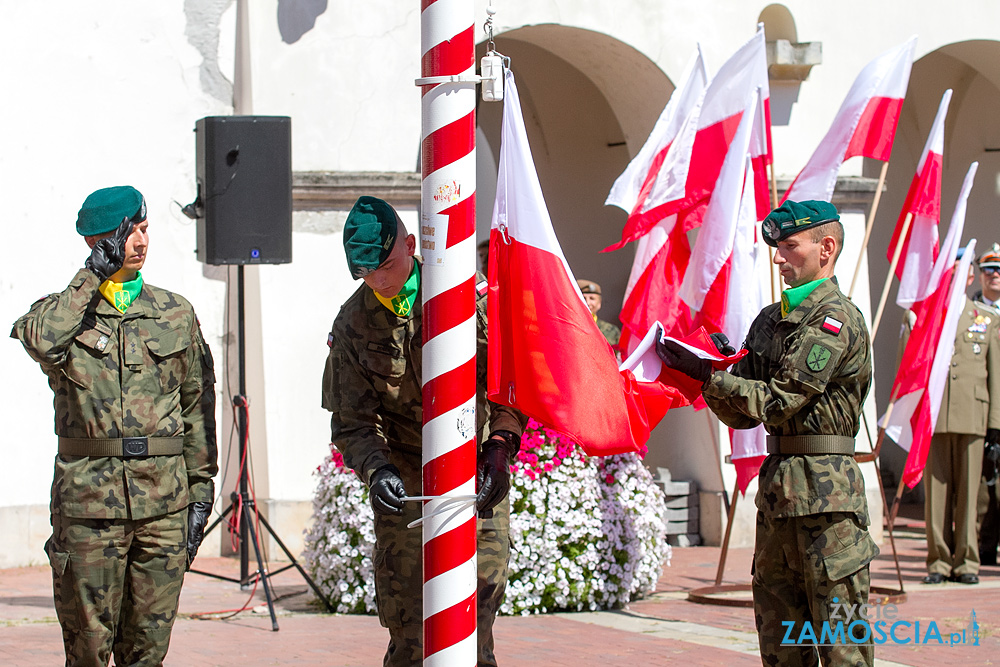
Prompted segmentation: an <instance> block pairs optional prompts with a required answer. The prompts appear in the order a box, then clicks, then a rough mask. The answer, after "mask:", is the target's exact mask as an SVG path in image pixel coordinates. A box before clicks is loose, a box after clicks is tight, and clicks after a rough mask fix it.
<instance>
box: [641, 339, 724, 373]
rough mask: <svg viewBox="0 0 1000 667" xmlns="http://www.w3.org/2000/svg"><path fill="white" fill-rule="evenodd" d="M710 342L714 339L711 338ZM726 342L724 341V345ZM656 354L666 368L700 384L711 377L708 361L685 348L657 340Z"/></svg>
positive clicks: (710, 366)
mask: <svg viewBox="0 0 1000 667" xmlns="http://www.w3.org/2000/svg"><path fill="white" fill-rule="evenodd" d="M723 338H725V336H723ZM712 340H715V339H714V338H713V339H712ZM728 342H729V341H728V340H726V343H728ZM716 346H718V343H716ZM656 354H657V356H658V357H660V361H662V362H663V364H664V365H665V366H666V367H667V368H672V369H674V370H675V371H680V372H681V373H684V375H687V376H688V377H689V378H692V379H695V380H698V381H699V382H701V383H702V384H705V382H706V381H707V380H708V378H709V376H711V375H712V364H711V362H709V361H708V359H701V358H699V357H698V356H696V355H695V354H694V353H693V352H690V351H689V350H688V349H687V348H685V347H682V346H680V345H678V344H677V343H675V342H674V341H672V340H668V341H662V340H657V341H656Z"/></svg>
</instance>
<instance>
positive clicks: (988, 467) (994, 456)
mask: <svg viewBox="0 0 1000 667" xmlns="http://www.w3.org/2000/svg"><path fill="white" fill-rule="evenodd" d="M991 431H992V433H991ZM991 436H992V437H991ZM998 437H1000V431H998V430H997V429H995V428H988V429H986V447H985V448H984V449H983V479H984V480H986V484H987V485H989V486H993V485H994V484H996V481H997V475H998V473H1000V442H997V438H998Z"/></svg>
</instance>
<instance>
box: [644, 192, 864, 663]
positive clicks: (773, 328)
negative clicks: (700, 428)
mask: <svg viewBox="0 0 1000 667" xmlns="http://www.w3.org/2000/svg"><path fill="white" fill-rule="evenodd" d="M761 231H762V233H763V237H764V240H765V241H766V242H767V243H768V245H771V246H773V247H774V248H775V253H774V263H775V264H777V265H778V266H779V267H780V271H781V277H782V278H783V279H784V281H785V283H786V284H787V285H788V289H786V290H785V291H784V292H783V293H782V296H781V303H780V304H777V303H776V304H772V305H770V306H767V307H765V308H764V309H763V310H762V311H761V312H760V314H759V315H758V316H757V319H756V320H754V322H753V324H752V325H751V326H750V331H749V333H748V334H747V339H746V342H745V343H744V347H746V348H747V350H748V354H747V355H746V356H745V357H744V358H743V359H741V360H740V361H739V362H737V363H736V364H735V365H734V366H733V367H732V370H731V371H729V372H726V371H714V372H713V371H712V369H711V367H710V366H709V364H708V362H707V361H704V360H702V359H699V358H697V357H696V356H694V355H693V354H692V353H690V352H688V351H687V350H685V349H684V348H682V347H680V346H678V345H676V344H674V343H672V342H670V341H668V342H666V343H660V344H659V345H658V347H657V352H658V353H659V355H660V358H661V359H662V360H663V362H664V363H665V364H666V365H668V366H670V367H671V368H675V369H677V370H680V371H682V372H684V373H685V374H687V375H689V376H690V377H693V378H695V379H698V380H701V381H702V382H703V383H704V384H703V387H702V392H703V396H704V397H705V401H706V402H707V403H708V405H709V407H710V408H712V411H713V412H715V413H716V414H717V415H718V416H719V419H721V420H722V421H723V422H724V423H725V424H727V425H728V426H731V427H732V428H752V427H754V426H756V425H757V424H761V423H762V424H764V427H765V428H766V429H767V432H768V437H767V449H768V452H769V456H768V457H767V458H766V459H765V460H764V463H763V464H762V465H761V468H760V478H759V479H760V481H759V490H758V492H757V509H758V512H757V535H756V546H755V548H754V563H753V599H754V615H755V617H756V624H757V634H758V638H759V640H760V653H761V659H762V661H763V663H764V664H765V665H809V664H816V651H817V648H818V651H819V657H820V658H821V659H822V661H823V664H824V665H861V664H864V665H871V664H873V661H874V650H873V647H872V646H871V644H870V643H869V644H867V645H855V644H854V643H852V642H851V641H850V640H848V641H846V642H841V643H833V645H821V646H818V647H814V646H810V645H806V646H799V645H784V646H783V645H782V639H783V637H784V635H785V632H786V627H785V625H783V622H793V623H794V624H795V625H794V627H795V628H796V629H797V631H796V632H798V630H799V629H801V628H802V625H803V623H811V624H812V627H813V629H814V630H815V632H816V636H819V634H820V632H821V628H822V625H823V623H824V622H825V621H828V620H829V618H830V613H831V605H832V603H833V602H834V600H837V602H839V603H840V604H845V603H846V604H848V605H862V604H866V603H867V601H868V589H869V575H868V564H869V563H870V562H871V560H872V559H874V558H875V557H876V556H877V555H878V547H876V546H875V543H874V541H873V540H872V538H871V536H870V535H869V534H868V504H867V501H866V499H865V485H864V480H863V479H862V476H861V470H860V469H859V468H858V465H857V463H856V462H855V461H854V457H853V453H854V438H855V436H856V435H857V433H858V429H859V420H860V417H861V407H862V403H863V402H864V399H865V396H866V395H867V393H868V389H869V385H870V384H871V375H872V367H871V356H870V351H869V350H870V347H871V343H870V340H869V336H868V328H867V327H866V326H865V322H864V319H863V318H862V315H861V313H860V311H858V309H857V307H855V306H854V304H853V303H851V301H850V300H848V298H847V297H846V296H844V294H843V293H842V292H841V291H840V289H839V287H838V286H837V281H836V278H834V268H835V265H836V261H837V257H838V256H839V255H840V251H841V249H842V248H843V245H844V228H843V226H842V225H841V223H840V215H839V214H838V213H837V209H836V208H834V206H833V205H832V204H830V203H827V202H821V201H806V202H801V203H799V202H793V201H786V202H785V203H784V204H782V205H781V206H780V207H778V208H777V209H775V210H773V211H771V213H770V214H769V215H768V216H767V218H765V219H764V222H763V224H762V227H761ZM716 345H717V346H719V347H720V351H722V352H724V353H726V354H732V353H734V352H735V350H733V349H732V347H730V346H729V345H728V341H726V340H725V338H724V337H722V339H721V340H718V341H717V342H716ZM855 620H859V619H857V618H854V617H852V618H847V619H843V623H844V626H845V627H847V626H848V625H849V624H850V623H851V622H853V621H855ZM833 625H836V623H834V624H833ZM831 629H835V628H831ZM796 636H798V635H797V634H796Z"/></svg>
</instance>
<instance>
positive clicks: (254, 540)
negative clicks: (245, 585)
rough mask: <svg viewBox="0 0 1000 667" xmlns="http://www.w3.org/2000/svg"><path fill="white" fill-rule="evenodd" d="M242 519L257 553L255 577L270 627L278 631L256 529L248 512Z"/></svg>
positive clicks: (248, 508)
mask: <svg viewBox="0 0 1000 667" xmlns="http://www.w3.org/2000/svg"><path fill="white" fill-rule="evenodd" d="M246 509H247V510H251V509H253V506H250V507H247V508H246ZM243 521H245V522H246V523H245V524H244V525H245V526H246V528H247V531H248V532H249V533H250V540H251V543H252V544H253V550H254V553H256V554H257V577H258V578H259V579H260V583H262V584H263V585H264V597H265V598H267V610H268V611H269V612H270V613H271V629H272V630H274V631H275V632H277V631H278V619H277V617H276V616H275V615H274V602H273V601H272V599H271V585H270V584H269V583H267V578H268V574H267V572H265V571H264V560H263V559H262V558H261V557H260V542H258V540H257V531H256V530H255V529H254V527H253V521H251V519H250V512H244V514H243Z"/></svg>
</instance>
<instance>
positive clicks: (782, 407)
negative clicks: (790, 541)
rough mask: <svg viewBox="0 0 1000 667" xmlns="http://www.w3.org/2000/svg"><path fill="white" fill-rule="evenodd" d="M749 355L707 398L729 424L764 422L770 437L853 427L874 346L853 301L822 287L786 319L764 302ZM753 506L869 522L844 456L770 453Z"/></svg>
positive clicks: (850, 431)
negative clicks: (853, 517) (837, 514)
mask: <svg viewBox="0 0 1000 667" xmlns="http://www.w3.org/2000/svg"><path fill="white" fill-rule="evenodd" d="M744 347H745V348H747V350H749V353H748V354H747V355H746V356H745V357H744V358H743V359H741V360H740V361H739V362H737V363H736V365H734V366H733V368H732V369H731V371H729V372H726V371H715V372H714V373H713V374H712V376H711V378H709V381H708V383H707V384H706V388H705V390H704V396H705V401H706V402H707V403H708V405H709V407H711V408H712V411H713V412H715V414H717V415H718V416H719V419H721V420H722V421H723V422H724V423H726V424H727V425H729V426H731V427H733V428H752V427H754V426H756V425H757V424H761V423H763V424H764V427H765V429H766V430H767V432H768V433H769V434H771V435H846V436H851V437H855V436H857V433H858V430H859V420H860V418H861V407H862V404H863V403H864V399H865V396H866V395H867V394H868V389H869V386H870V385H871V377H872V364H871V353H870V349H871V342H870V340H869V336H868V327H867V326H866V325H865V322H864V318H863V317H862V315H861V312H860V311H859V310H858V309H857V307H856V306H855V305H854V304H853V303H851V301H850V300H848V299H847V297H846V296H844V294H843V293H842V292H841V291H840V289H839V288H838V287H837V283H836V279H830V280H828V281H826V282H824V283H821V284H820V285H819V286H818V287H816V289H815V290H813V292H812V294H810V295H809V296H808V297H807V298H806V299H805V300H804V301H803V302H802V303H801V304H800V305H799V306H798V307H797V308H795V309H794V310H793V311H792V312H791V313H789V314H788V316H787V317H785V318H782V317H781V304H777V303H776V304H772V305H770V306H767V307H766V308H764V309H763V310H762V311H761V312H760V314H759V315H758V316H757V319H755V320H754V322H753V324H752V325H751V326H750V331H749V333H748V334H747V339H746V342H745V343H744ZM757 507H758V508H759V509H760V510H761V511H762V512H765V513H766V514H768V515H770V516H772V517H790V516H801V515H807V514H816V513H819V512H854V513H857V514H858V516H859V517H861V518H862V519H863V520H864V521H865V522H867V516H868V509H867V502H866V501H865V487H864V480H863V479H862V477H861V470H860V469H859V468H858V465H857V463H855V461H854V458H853V457H851V456H847V455H842V454H841V455H835V454H831V455H820V456H803V455H772V456H768V457H767V459H765V461H764V463H763V465H762V466H761V468H760V479H759V491H758V493H757Z"/></svg>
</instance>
